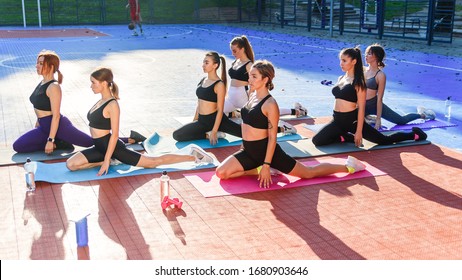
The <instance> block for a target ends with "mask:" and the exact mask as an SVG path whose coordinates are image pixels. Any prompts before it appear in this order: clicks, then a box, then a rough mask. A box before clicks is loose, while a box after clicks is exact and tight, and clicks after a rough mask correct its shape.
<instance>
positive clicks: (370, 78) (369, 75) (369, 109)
mask: <svg viewBox="0 0 462 280" xmlns="http://www.w3.org/2000/svg"><path fill="white" fill-rule="evenodd" d="M365 58H366V63H367V64H368V67H367V68H366V70H365V73H364V75H365V79H366V88H367V89H366V113H365V114H366V121H367V120H368V119H369V120H370V122H375V128H376V129H380V127H381V126H382V118H384V119H386V120H387V121H389V122H392V123H395V124H406V123H408V122H410V121H413V120H417V119H431V120H434V119H435V117H436V115H435V112H433V111H432V110H429V109H425V108H424V107H421V106H419V107H417V113H409V114H406V115H404V116H401V115H400V114H398V113H396V112H395V111H393V110H392V109H390V107H388V106H387V105H385V104H384V103H383V96H384V94H385V84H386V82H387V77H386V75H385V73H384V72H383V68H385V63H384V62H383V60H384V58H385V50H384V49H383V47H382V46H380V45H378V44H374V45H370V46H368V47H367V48H366V54H365ZM369 115H376V118H375V119H374V118H372V117H370V116H369Z"/></svg>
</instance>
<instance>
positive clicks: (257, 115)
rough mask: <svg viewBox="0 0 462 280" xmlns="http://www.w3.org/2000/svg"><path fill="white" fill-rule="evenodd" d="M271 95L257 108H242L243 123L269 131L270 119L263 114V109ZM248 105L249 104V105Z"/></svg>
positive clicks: (259, 103)
mask: <svg viewBox="0 0 462 280" xmlns="http://www.w3.org/2000/svg"><path fill="white" fill-rule="evenodd" d="M270 97H271V94H268V95H267V96H266V97H265V98H263V99H262V100H261V101H260V102H258V104H257V105H256V106H255V107H252V108H248V107H247V105H246V106H244V107H242V108H241V118H242V122H243V123H245V124H248V125H250V126H251V127H254V128H260V129H268V117H267V116H265V115H264V114H263V112H262V111H261V107H262V106H263V103H265V101H266V100H268V98H270ZM247 104H248V103H247Z"/></svg>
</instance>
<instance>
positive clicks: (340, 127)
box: [312, 48, 427, 147]
mask: <svg viewBox="0 0 462 280" xmlns="http://www.w3.org/2000/svg"><path fill="white" fill-rule="evenodd" d="M339 59H340V67H341V68H342V71H343V72H345V75H343V76H340V77H339V78H338V81H337V84H336V85H335V86H334V87H333V88H332V94H333V95H334V97H335V103H334V114H333V117H334V119H333V120H332V121H331V122H330V123H329V124H327V125H326V126H324V127H323V128H322V129H321V130H320V131H319V132H318V133H317V134H316V135H315V136H314V137H313V140H312V141H313V143H314V144H315V145H316V146H322V145H328V144H332V143H335V142H343V141H354V143H355V145H356V146H358V147H359V146H361V145H362V140H363V137H364V139H366V140H369V141H371V142H373V143H376V144H379V145H388V144H393V143H396V142H401V141H405V140H415V141H421V140H425V139H426V138H427V134H425V133H424V132H423V131H422V130H421V129H420V128H418V127H413V128H412V132H397V133H394V134H391V135H384V134H382V133H380V132H379V131H377V130H376V129H375V128H373V127H372V126H370V125H368V124H366V123H365V121H364V112H365V107H366V81H365V79H364V69H363V63H362V60H361V50H360V49H359V48H347V49H343V50H342V51H341V52H340V55H339ZM352 134H354V137H353V136H352Z"/></svg>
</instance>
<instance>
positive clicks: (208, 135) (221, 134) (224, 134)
mask: <svg viewBox="0 0 462 280" xmlns="http://www.w3.org/2000/svg"><path fill="white" fill-rule="evenodd" d="M211 133H212V131H209V132H207V133H206V134H207V137H208V138H210V134H211ZM217 138H223V139H224V138H226V133H224V132H223V131H217Z"/></svg>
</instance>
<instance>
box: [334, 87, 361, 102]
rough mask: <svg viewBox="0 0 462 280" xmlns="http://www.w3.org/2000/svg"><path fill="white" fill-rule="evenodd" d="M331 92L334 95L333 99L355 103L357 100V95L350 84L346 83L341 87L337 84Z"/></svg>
mask: <svg viewBox="0 0 462 280" xmlns="http://www.w3.org/2000/svg"><path fill="white" fill-rule="evenodd" d="M332 94H333V95H334V96H335V99H343V100H346V101H350V102H355V103H356V102H358V95H357V94H356V89H355V87H354V86H353V85H352V84H346V85H344V86H343V87H342V88H340V87H339V86H338V85H337V86H335V87H334V88H333V89H332Z"/></svg>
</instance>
